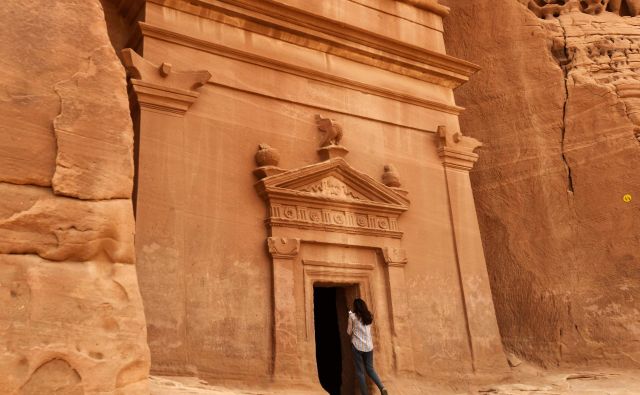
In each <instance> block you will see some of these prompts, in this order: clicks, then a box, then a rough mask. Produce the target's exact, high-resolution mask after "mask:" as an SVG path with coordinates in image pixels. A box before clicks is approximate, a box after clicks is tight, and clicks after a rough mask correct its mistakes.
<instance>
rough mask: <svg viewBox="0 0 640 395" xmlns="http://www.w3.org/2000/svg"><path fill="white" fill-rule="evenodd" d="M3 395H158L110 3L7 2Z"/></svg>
mask: <svg viewBox="0 0 640 395" xmlns="http://www.w3.org/2000/svg"><path fill="white" fill-rule="evenodd" d="M0 24H2V26H3V27H5V29H4V32H5V35H4V36H3V39H2V43H1V44H0V54H1V56H0V59H1V60H0V62H1V66H2V67H1V68H0V87H1V88H0V101H2V106H0V306H2V308H0V372H1V373H0V393H2V394H51V393H60V394H97V393H100V394H116V393H117V394H136V395H137V394H144V393H148V384H147V375H148V371H149V351H148V346H147V344H146V326H145V320H144V315H143V307H142V301H141V297H140V293H139V289H138V284H137V278H136V269H135V266H134V265H133V263H134V262H135V254H134V247H133V233H134V220H133V209H132V202H131V191H132V176H133V154H132V147H133V129H132V125H131V119H130V116H129V108H128V99H127V92H126V86H125V83H126V81H125V73H124V69H123V67H122V66H121V64H120V62H119V60H118V58H117V56H116V54H115V51H114V50H113V48H112V47H111V44H110V42H109V38H108V35H107V31H106V25H105V21H104V15H103V12H102V8H101V6H100V3H99V1H98V0H90V1H86V0H71V1H63V2H50V1H44V0H40V1H38V0H32V1H28V2H23V1H16V0H9V1H4V2H2V4H0Z"/></svg>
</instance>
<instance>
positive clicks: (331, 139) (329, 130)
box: [316, 115, 342, 147]
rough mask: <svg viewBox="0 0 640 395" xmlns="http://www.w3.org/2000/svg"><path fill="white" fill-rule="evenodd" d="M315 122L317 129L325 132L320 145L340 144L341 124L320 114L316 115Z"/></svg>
mask: <svg viewBox="0 0 640 395" xmlns="http://www.w3.org/2000/svg"><path fill="white" fill-rule="evenodd" d="M316 124H317V125H318V129H320V131H321V132H323V133H324V134H325V135H324V139H323V140H322V143H321V144H320V146H321V147H327V146H329V145H340V140H342V126H340V125H339V124H338V123H337V122H336V121H335V120H333V119H331V118H324V117H322V116H321V115H316Z"/></svg>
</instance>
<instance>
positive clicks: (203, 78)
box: [122, 48, 211, 115]
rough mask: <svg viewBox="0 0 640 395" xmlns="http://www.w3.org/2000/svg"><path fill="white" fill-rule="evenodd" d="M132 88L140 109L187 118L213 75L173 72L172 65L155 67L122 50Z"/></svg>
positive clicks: (126, 50) (165, 64)
mask: <svg viewBox="0 0 640 395" xmlns="http://www.w3.org/2000/svg"><path fill="white" fill-rule="evenodd" d="M122 59H123V62H124V65H125V67H126V68H127V71H128V73H129V76H130V77H131V78H130V81H131V87H132V88H133V92H135V94H136V97H137V101H138V104H139V105H140V107H141V108H144V109H148V110H152V111H159V112H163V113H169V114H173V115H184V114H185V113H186V112H187V110H188V109H189V107H191V105H192V104H193V103H195V101H196V99H197V98H198V96H199V95H200V93H199V92H198V91H197V89H198V88H200V87H201V86H202V85H204V84H205V83H206V82H207V81H208V80H209V78H211V73H209V72H208V71H206V70H199V71H174V70H172V66H171V64H170V63H166V62H164V63H162V64H161V65H159V66H158V65H155V64H153V63H151V62H149V61H148V60H146V59H144V58H143V57H142V56H140V55H138V54H137V53H136V52H134V51H133V50H132V49H131V48H125V49H123V50H122Z"/></svg>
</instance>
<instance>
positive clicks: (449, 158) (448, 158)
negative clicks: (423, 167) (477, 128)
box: [438, 126, 482, 171]
mask: <svg viewBox="0 0 640 395" xmlns="http://www.w3.org/2000/svg"><path fill="white" fill-rule="evenodd" d="M481 146H482V143H481V142H480V141H478V140H476V139H474V138H473V137H467V136H463V135H462V133H460V132H452V131H450V130H448V129H447V128H446V127H445V126H438V154H439V155H440V158H442V161H443V163H444V165H445V167H450V168H454V169H460V170H467V171H469V170H471V169H472V168H473V165H474V164H475V163H476V161H477V160H478V154H476V153H474V152H473V151H474V150H475V149H476V148H478V147H481Z"/></svg>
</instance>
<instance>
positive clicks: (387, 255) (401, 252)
mask: <svg viewBox="0 0 640 395" xmlns="http://www.w3.org/2000/svg"><path fill="white" fill-rule="evenodd" d="M382 256H383V258H384V261H385V263H386V264H387V266H399V267H404V266H405V265H406V264H407V262H408V259H407V251H406V250H405V249H404V248H395V247H384V248H382Z"/></svg>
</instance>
